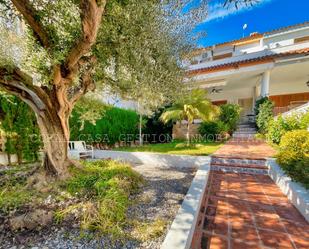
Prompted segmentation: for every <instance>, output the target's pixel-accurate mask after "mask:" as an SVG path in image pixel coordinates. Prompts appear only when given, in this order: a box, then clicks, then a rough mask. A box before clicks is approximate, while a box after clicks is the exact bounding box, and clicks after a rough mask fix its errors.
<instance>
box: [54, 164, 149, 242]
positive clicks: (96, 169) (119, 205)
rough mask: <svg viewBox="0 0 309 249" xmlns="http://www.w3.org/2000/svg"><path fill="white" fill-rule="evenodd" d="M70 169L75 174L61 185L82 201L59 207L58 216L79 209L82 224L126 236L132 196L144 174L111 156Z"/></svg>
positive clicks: (110, 233)
mask: <svg viewBox="0 0 309 249" xmlns="http://www.w3.org/2000/svg"><path fill="white" fill-rule="evenodd" d="M71 173H72V175H73V177H72V178H71V179H69V180H68V181H67V182H66V183H65V184H64V185H63V186H62V188H63V189H64V190H66V191H68V192H69V193H71V194H72V195H75V196H77V197H79V198H82V199H83V201H81V202H79V203H76V204H73V205H71V206H69V207H67V208H65V209H62V210H58V211H57V212H56V220H58V222H61V220H63V219H64V218H65V217H66V216H67V215H69V214H70V213H72V212H73V213H74V212H76V211H78V212H79V214H80V219H81V220H80V223H81V228H83V229H86V230H95V231H100V232H101V233H103V234H109V235H110V236H112V237H115V238H121V237H123V236H124V235H125V234H124V228H125V225H126V224H127V223H128V221H127V218H126V212H127V209H128V207H129V205H130V204H131V200H130V199H129V197H130V195H132V194H134V193H136V192H137V191H138V190H139V187H140V186H141V184H142V183H143V178H142V177H141V175H139V174H138V173H137V172H135V171H134V170H133V169H132V168H131V167H130V166H129V165H127V164H124V163H119V162H116V161H111V160H102V161H96V162H85V163H84V168H83V169H77V168H72V169H71Z"/></svg>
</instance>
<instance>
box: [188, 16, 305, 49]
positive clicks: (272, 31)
mask: <svg viewBox="0 0 309 249" xmlns="http://www.w3.org/2000/svg"><path fill="white" fill-rule="evenodd" d="M305 26H309V21H306V22H303V23H298V24H294V25H290V26H286V27H282V28H279V29H274V30H271V31H268V32H264V33H254V34H252V35H250V36H246V37H244V38H240V39H236V40H232V41H227V42H222V43H217V44H214V45H212V46H207V47H204V48H198V49H196V50H194V51H193V52H192V55H196V54H198V53H201V52H203V51H206V50H209V49H211V48H213V47H214V46H216V47H220V46H225V45H229V44H231V45H232V44H237V43H242V42H246V41H251V40H255V39H258V38H262V37H263V36H264V35H271V34H275V33H279V32H284V31H287V30H289V29H293V28H300V27H305Z"/></svg>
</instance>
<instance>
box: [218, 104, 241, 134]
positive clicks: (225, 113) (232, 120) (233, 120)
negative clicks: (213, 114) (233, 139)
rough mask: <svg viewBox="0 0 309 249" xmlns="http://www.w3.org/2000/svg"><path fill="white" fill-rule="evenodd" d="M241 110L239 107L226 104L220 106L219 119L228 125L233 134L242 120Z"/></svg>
mask: <svg viewBox="0 0 309 249" xmlns="http://www.w3.org/2000/svg"><path fill="white" fill-rule="evenodd" d="M240 111H241V108H240V106H239V105H234V104H225V105H221V106H220V116H219V119H220V121H222V122H223V123H225V124H226V125H227V128H228V131H229V132H232V131H234V130H235V129H236V127H237V123H238V121H239V119H240Z"/></svg>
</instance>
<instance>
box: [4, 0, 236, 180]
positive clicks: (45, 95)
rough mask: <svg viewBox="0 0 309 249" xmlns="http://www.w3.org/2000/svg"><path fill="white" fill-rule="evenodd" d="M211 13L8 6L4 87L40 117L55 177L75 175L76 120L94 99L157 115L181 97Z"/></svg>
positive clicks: (33, 2)
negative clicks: (84, 102)
mask: <svg viewBox="0 0 309 249" xmlns="http://www.w3.org/2000/svg"><path fill="white" fill-rule="evenodd" d="M235 1H241V0H235ZM196 3H197V4H196ZM206 8H207V1H201V0H200V1H197V0H191V1H189V0H184V1H180V0H144V1H140V0H0V16H1V23H2V24H1V25H2V26H1V29H2V30H3V31H4V32H1V35H0V36H1V38H0V39H1V45H0V49H1V51H0V87H1V88H3V89H4V90H6V91H7V92H9V93H11V94H13V95H15V96H17V97H19V98H20V99H21V100H23V101H24V102H25V103H27V104H28V105H29V106H30V107H31V108H32V110H33V111H34V112H35V113H36V117H37V121H38V125H39V127H40V131H41V134H42V139H43V143H44V149H45V152H46V155H45V160H44V167H45V169H46V171H47V172H48V173H50V174H52V175H55V176H58V177H61V178H65V177H67V176H68V171H67V166H68V165H69V164H71V162H70V160H69V159H68V156H67V155H68V151H67V144H68V140H69V137H70V130H69V116H70V114H71V112H72V109H73V107H74V105H75V103H76V102H77V101H78V100H79V99H80V98H82V97H83V96H84V95H85V94H86V93H88V92H90V91H94V90H95V89H100V88H107V87H108V88H109V89H110V91H111V92H115V93H120V94H121V95H122V96H123V97H130V98H132V99H134V100H139V99H142V100H144V101H143V102H144V103H146V105H147V106H149V108H152V107H155V106H158V105H160V104H162V103H164V102H166V101H167V100H172V99H173V97H174V96H175V95H176V93H178V92H180V91H181V82H182V76H183V72H182V69H181V67H180V58H181V54H183V53H186V52H187V51H188V49H190V48H192V41H194V37H193V36H192V35H191V34H192V30H194V28H195V25H196V24H198V23H199V22H200V21H201V20H203V19H205V16H206V15H207V11H206V10H207V9H206ZM21 26H22V28H21ZM19 29H20V30H19ZM6 34H9V35H6ZM2 41H3V42H2ZM145 100H147V101H145Z"/></svg>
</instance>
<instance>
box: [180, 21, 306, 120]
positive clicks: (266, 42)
mask: <svg viewBox="0 0 309 249" xmlns="http://www.w3.org/2000/svg"><path fill="white" fill-rule="evenodd" d="M183 64H184V66H185V67H186V70H187V78H186V80H185V82H192V83H193V85H194V86H196V87H200V88H205V89H207V90H208V93H209V98H210V99H211V101H212V102H213V103H214V104H217V105H221V104H224V103H235V104H239V105H240V106H241V107H242V109H243V111H242V118H243V120H244V121H245V119H246V117H247V115H248V114H252V113H253V109H254V104H255V101H256V99H257V98H259V97H260V96H268V97H269V98H270V99H271V100H272V101H273V102H274V104H275V108H274V113H275V114H278V113H282V112H286V111H288V110H290V109H293V108H295V107H297V106H299V105H302V104H305V103H306V102H308V101H309V22H305V23H302V24H296V25H293V26H288V27H283V28H280V29H277V30H273V31H270V32H265V33H257V32H256V33H252V34H251V35H250V36H248V37H244V38H241V39H238V40H233V41H227V42H224V43H221V44H216V45H213V46H209V47H205V48H200V49H198V50H196V51H194V52H193V53H191V54H190V56H188V57H187V59H185V60H184V62H183Z"/></svg>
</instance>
